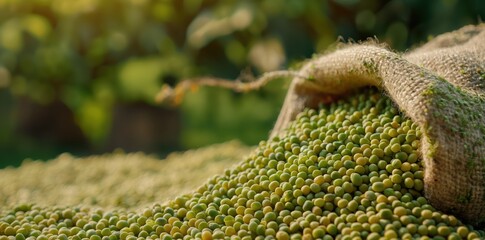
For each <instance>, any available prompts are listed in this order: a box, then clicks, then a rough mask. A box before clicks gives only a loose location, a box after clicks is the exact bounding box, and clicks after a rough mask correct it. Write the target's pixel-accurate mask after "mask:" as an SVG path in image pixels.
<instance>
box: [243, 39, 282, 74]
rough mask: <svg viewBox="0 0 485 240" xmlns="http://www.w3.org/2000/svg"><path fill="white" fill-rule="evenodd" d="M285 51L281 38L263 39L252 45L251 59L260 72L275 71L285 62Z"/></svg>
mask: <svg viewBox="0 0 485 240" xmlns="http://www.w3.org/2000/svg"><path fill="white" fill-rule="evenodd" d="M284 51H285V50H284V49H283V46H282V44H281V42H280V40H279V39H276V38H269V39H263V40H260V41H258V42H257V43H256V44H254V46H252V47H251V50H250V51H249V60H250V61H251V63H252V64H253V65H254V66H256V67H257V68H258V70H259V71H260V72H269V71H274V70H277V69H278V68H280V67H281V65H282V64H283V63H284V62H285V52H284Z"/></svg>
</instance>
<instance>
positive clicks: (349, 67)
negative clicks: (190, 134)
mask: <svg viewBox="0 0 485 240" xmlns="http://www.w3.org/2000/svg"><path fill="white" fill-rule="evenodd" d="M299 75H300V76H306V79H305V78H302V77H296V78H294V79H293V81H292V83H291V86H290V89H289V91H288V94H287V96H286V99H285V102H284V105H283V108H282V110H281V112H280V115H279V117H278V120H277V123H276V125H275V127H274V129H273V132H272V136H277V135H280V134H281V133H282V132H283V130H284V129H285V128H286V127H288V126H289V122H290V121H291V120H293V119H294V118H295V116H296V114H298V113H299V112H301V111H302V110H303V109H304V108H305V107H315V106H316V105H315V104H316V103H318V100H319V99H321V98H322V96H323V95H339V94H344V93H346V92H348V91H350V90H352V89H355V88H359V87H363V86H377V87H379V88H381V89H383V90H384V91H385V92H387V94H388V95H389V96H390V97H391V99H392V100H393V101H394V102H395V103H396V104H397V106H398V107H399V108H400V110H401V111H403V112H404V113H405V115H407V116H409V117H410V118H411V119H412V120H413V121H414V122H416V123H417V124H419V126H420V127H421V129H422V130H423V132H424V134H423V135H424V137H423V139H422V144H421V153H422V158H423V160H424V163H425V179H424V180H425V195H426V197H427V198H428V200H429V201H430V203H431V204H432V205H433V206H434V207H435V208H437V209H439V210H441V211H443V212H445V213H450V214H454V215H456V216H458V217H460V218H461V219H462V220H463V221H465V222H467V223H470V224H472V225H475V226H480V225H483V223H485V24H481V25H477V26H466V27H463V28H461V29H459V30H457V31H454V32H450V33H446V34H443V35H440V36H438V37H436V38H435V39H433V40H431V41H429V42H428V43H426V44H424V45H423V46H421V47H419V48H417V49H414V50H412V51H410V52H408V53H405V54H399V53H395V52H392V51H389V50H388V49H385V48H382V47H379V46H372V45H369V44H363V45H358V44H354V45H350V46H347V47H344V48H343V49H339V50H337V51H335V52H333V53H330V54H327V55H323V56H320V57H318V58H316V59H313V60H311V61H309V62H308V63H307V64H306V65H305V66H304V67H303V68H302V69H301V70H300V71H299Z"/></svg>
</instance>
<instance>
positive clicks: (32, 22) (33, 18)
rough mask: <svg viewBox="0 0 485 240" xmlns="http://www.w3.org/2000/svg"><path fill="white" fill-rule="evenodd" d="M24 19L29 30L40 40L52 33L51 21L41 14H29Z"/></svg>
mask: <svg viewBox="0 0 485 240" xmlns="http://www.w3.org/2000/svg"><path fill="white" fill-rule="evenodd" d="M22 20H23V24H24V27H25V29H26V30H27V32H29V33H30V34H32V35H33V36H35V37H37V38H38V39H40V40H43V39H45V38H46V37H47V36H48V35H49V34H50V33H51V26H50V25H49V22H48V21H47V20H46V19H45V18H43V17H41V16H39V15H34V14H31V15H27V16H25V17H24V18H23V19H22Z"/></svg>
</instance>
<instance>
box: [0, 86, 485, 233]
mask: <svg viewBox="0 0 485 240" xmlns="http://www.w3.org/2000/svg"><path fill="white" fill-rule="evenodd" d="M420 136H421V132H420V129H419V128H418V127H417V125H416V124H414V123H412V122H411V120H409V119H407V118H406V117H404V116H403V115H401V114H400V113H399V111H398V110H397V109H396V108H394V107H393V104H392V102H391V101H390V100H389V99H387V98H386V97H383V96H382V95H381V94H380V93H379V92H378V91H377V90H375V89H366V90H361V92H360V93H358V94H354V95H352V96H351V97H349V98H346V99H343V100H340V101H338V102H335V103H333V104H332V105H330V106H324V107H323V108H322V109H320V110H319V111H316V110H305V111H304V112H302V113H300V114H299V116H298V118H297V120H296V121H295V122H294V123H293V124H292V125H291V127H290V129H289V130H288V131H287V134H286V135H285V136H284V137H282V138H280V139H279V138H274V139H271V140H270V141H267V142H261V143H260V145H259V147H258V148H257V149H256V150H255V151H254V152H253V154H252V155H251V156H250V157H249V158H248V159H246V160H245V161H243V162H242V163H240V164H239V165H238V166H237V167H235V168H233V169H231V170H226V171H225V173H224V174H223V175H219V176H216V177H214V178H212V179H211V180H209V181H208V183H206V184H205V185H203V186H202V187H200V188H199V189H197V190H196V191H195V192H193V193H192V194H189V195H184V196H180V197H177V198H175V199H174V200H173V201H170V202H169V203H168V204H167V205H158V204H156V205H154V206H153V207H150V208H146V209H144V210H139V211H135V212H130V211H127V210H123V209H119V210H110V211H103V210H102V209H92V208H90V207H89V206H79V207H69V208H56V207H38V206H30V205H19V206H17V207H16V208H15V209H11V210H10V211H6V212H4V213H2V215H0V235H3V237H0V239H91V240H94V239H182V238H183V239H193V238H199V239H266V238H267V239H273V238H276V239H381V238H384V239H416V238H418V239H419V238H420V239H431V238H433V239H478V238H483V237H485V235H484V232H483V231H481V230H474V229H473V228H472V227H471V226H467V225H464V224H463V223H462V222H461V221H460V220H459V219H457V218H456V217H454V216H451V215H447V214H444V213H441V212H439V211H437V210H435V209H434V208H433V207H432V206H431V205H429V204H428V202H427V200H426V199H425V198H424V197H423V196H424V195H423V177H424V172H423V166H422V162H421V161H420V158H419V155H418V148H419V140H420ZM107 194H109V193H107Z"/></svg>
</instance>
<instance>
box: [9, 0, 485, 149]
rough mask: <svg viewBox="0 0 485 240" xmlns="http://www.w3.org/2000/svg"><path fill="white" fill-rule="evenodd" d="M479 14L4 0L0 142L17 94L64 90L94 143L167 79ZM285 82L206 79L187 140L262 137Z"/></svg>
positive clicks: (253, 0) (291, 2)
mask: <svg viewBox="0 0 485 240" xmlns="http://www.w3.org/2000/svg"><path fill="white" fill-rule="evenodd" d="M484 16H485V3H484V2H483V1H481V0H464V1H458V0H441V1H440V0H437V1H419V0H391V1H384V0H366V1H364V0H328V1H322V0H306V1H302V0H246V1H243V0H239V1H237V0H227V1H215V0H104V1H101V0H76V1H68V0H29V1H24V0H0V99H1V100H2V103H0V110H1V111H2V114H3V115H5V117H2V118H3V119H2V120H0V121H2V122H1V123H2V124H1V126H0V134H1V135H0V143H2V144H6V143H7V142H12V139H14V138H15V137H18V136H14V134H15V133H14V132H13V131H12V129H14V128H15V124H16V122H17V121H18V119H15V115H14V114H13V113H14V112H15V111H17V110H18V109H16V104H15V103H16V99H17V98H19V97H27V98H29V99H32V100H34V101H35V102H37V103H40V104H48V103H50V102H52V101H55V100H60V101H61V102H62V103H64V104H65V105H67V106H68V107H69V109H70V110H71V111H72V112H73V114H74V117H75V121H76V123H77V124H78V125H79V126H80V128H81V129H82V131H83V133H84V134H85V135H86V136H87V138H88V139H89V140H90V141H91V143H92V144H93V145H102V144H103V141H104V140H105V139H106V136H107V135H108V134H109V131H110V125H111V124H112V121H113V119H112V109H113V106H114V105H115V104H116V103H118V102H144V103H146V104H154V102H153V99H154V95H155V93H156V92H157V91H158V89H159V88H160V86H161V85H162V84H163V83H170V84H173V83H174V82H177V81H178V80H180V79H182V78H187V77H195V76H201V75H213V76H218V77H226V78H232V79H235V78H236V77H237V76H238V75H239V73H240V71H241V70H242V69H246V68H250V69H252V71H253V72H255V73H256V74H260V73H262V72H265V71H271V70H276V69H282V68H287V67H291V66H294V65H295V64H296V63H297V62H298V61H300V60H302V59H305V58H309V57H311V56H312V55H313V54H314V53H320V52H323V51H324V50H326V49H327V48H328V47H329V46H331V45H332V44H333V43H335V42H336V41H337V38H338V36H342V37H343V39H344V40H347V39H354V40H363V39H366V38H367V37H374V36H375V37H377V39H379V40H380V41H381V42H387V43H389V45H390V46H391V47H393V48H395V49H398V50H404V49H406V48H409V47H411V46H412V45H413V44H419V43H421V42H424V41H425V40H426V39H427V38H428V37H429V36H432V35H436V34H439V33H442V32H446V31H450V30H453V29H456V28H459V27H461V26H463V25H466V24H476V23H478V22H479V21H480V19H482V18H483V17H484ZM287 84H288V81H286V82H279V83H273V84H270V86H268V87H266V88H264V89H263V90H261V91H259V92H254V93H250V94H245V95H242V94H236V93H232V92H229V91H225V90H220V89H206V88H203V89H200V90H199V91H198V92H195V93H192V94H189V95H188V96H187V99H186V100H185V102H184V103H183V105H182V107H181V111H182V116H183V119H184V120H183V122H182V125H183V132H182V143H181V144H182V146H183V147H185V148H192V147H197V146H201V145H206V144H210V143H214V142H221V141H225V140H228V139H232V138H239V139H241V140H242V141H244V142H246V143H248V144H255V143H257V142H258V141H259V140H261V139H263V138H264V137H266V136H267V133H268V131H269V130H270V129H271V126H272V124H273V122H274V121H275V119H276V117H277V114H278V112H279V108H280V106H281V103H282V100H283V97H284V95H285V87H286V86H287ZM1 88H4V90H1ZM4 113H5V114H4ZM20 143H22V142H20ZM162 147H163V146H161V148H162ZM19 149H21V148H19Z"/></svg>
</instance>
